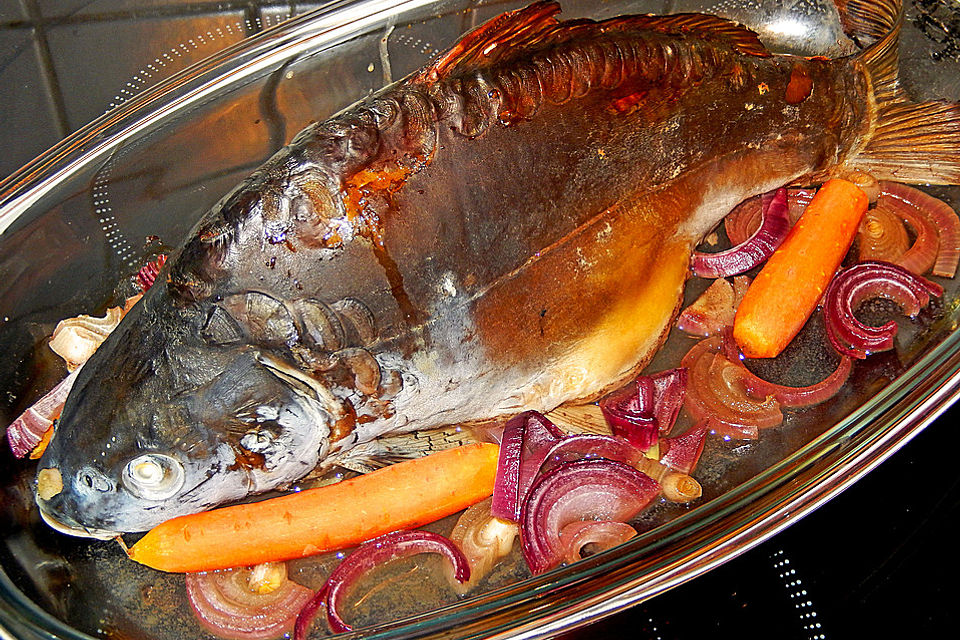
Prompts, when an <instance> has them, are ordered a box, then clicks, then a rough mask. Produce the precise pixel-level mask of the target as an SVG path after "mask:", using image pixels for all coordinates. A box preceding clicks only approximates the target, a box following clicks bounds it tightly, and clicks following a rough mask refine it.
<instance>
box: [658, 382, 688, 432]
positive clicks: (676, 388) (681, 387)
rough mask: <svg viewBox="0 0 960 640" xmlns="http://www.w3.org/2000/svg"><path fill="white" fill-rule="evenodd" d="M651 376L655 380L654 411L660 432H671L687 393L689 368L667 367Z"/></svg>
mask: <svg viewBox="0 0 960 640" xmlns="http://www.w3.org/2000/svg"><path fill="white" fill-rule="evenodd" d="M650 378H651V379H652V380H653V413H654V416H655V417H656V418H657V424H658V425H659V426H660V433H661V434H665V433H670V431H671V430H672V429H673V425H674V424H676V422H677V416H679V415H680V407H682V406H683V400H684V398H685V397H686V395H687V379H688V376H687V370H686V369H685V368H684V367H677V368H675V369H667V370H666V371H661V372H660V373H655V374H653V375H652V376H650Z"/></svg>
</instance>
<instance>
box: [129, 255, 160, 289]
mask: <svg viewBox="0 0 960 640" xmlns="http://www.w3.org/2000/svg"><path fill="white" fill-rule="evenodd" d="M166 262H167V256H166V254H163V253H161V254H160V255H158V256H157V259H156V260H151V261H150V262H148V263H147V264H145V265H143V266H142V267H140V270H139V271H138V272H137V275H135V276H134V281H135V282H136V285H137V287H139V289H140V291H143V292H146V291H147V289H149V288H150V287H152V286H153V283H154V282H155V281H156V279H157V276H158V275H159V274H160V269H162V268H163V265H164V264H166Z"/></svg>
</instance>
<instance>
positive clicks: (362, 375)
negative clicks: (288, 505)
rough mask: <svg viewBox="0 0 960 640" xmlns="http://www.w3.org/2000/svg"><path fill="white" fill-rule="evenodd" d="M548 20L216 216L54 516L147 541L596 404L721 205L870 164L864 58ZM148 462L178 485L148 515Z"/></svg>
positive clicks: (466, 58) (166, 292)
mask: <svg viewBox="0 0 960 640" xmlns="http://www.w3.org/2000/svg"><path fill="white" fill-rule="evenodd" d="M556 11H557V9H556V7H555V6H554V5H553V4H552V3H538V4H536V5H533V6H532V7H530V8H528V9H526V10H524V12H514V13H513V14H509V15H508V16H507V17H506V18H501V19H498V20H496V21H494V22H492V23H489V24H488V25H487V26H484V27H481V29H480V30H479V31H477V32H475V33H474V34H472V35H469V36H467V37H466V38H464V39H463V40H461V42H460V43H459V44H458V45H455V46H454V48H453V49H452V50H451V52H450V53H448V54H446V55H444V56H441V57H440V58H438V59H437V60H436V61H434V63H432V64H431V65H428V67H426V68H425V69H424V70H422V71H420V72H418V73H416V74H414V75H413V76H411V77H410V78H408V79H406V80H405V81H401V82H399V83H397V84H395V85H392V86H390V87H387V88H385V89H384V90H382V91H381V92H379V93H377V94H375V95H373V96H371V97H370V98H368V99H366V100H364V101H362V102H360V103H358V104H357V105H355V106H354V107H351V108H349V109H347V110H345V111H343V112H341V113H340V114H339V115H337V116H335V117H333V118H332V119H330V120H328V121H327V122H325V123H322V124H316V125H313V126H311V127H309V128H308V129H307V130H305V131H304V132H302V133H301V134H299V135H298V136H297V137H296V138H295V139H294V140H293V141H292V142H291V144H290V145H289V146H288V147H285V148H284V149H283V150H281V151H280V152H279V153H278V154H277V155H275V156H274V157H273V158H272V159H271V160H270V161H268V162H267V163H266V164H265V165H264V166H263V167H261V169H259V170H258V171H257V172H255V173H254V175H252V176H251V177H250V178H249V179H248V180H246V181H245V182H244V183H243V184H241V185H239V186H238V187H237V188H236V189H234V190H233V191H232V192H231V193H230V194H228V195H227V196H226V197H225V198H224V199H223V200H221V202H220V203H218V204H217V205H216V206H215V207H214V208H213V209H212V210H211V211H210V212H209V213H208V214H207V215H205V216H204V217H203V218H202V219H201V221H200V222H199V223H198V225H197V227H196V229H195V231H194V233H192V235H191V238H190V239H189V240H188V241H187V243H186V244H185V245H184V247H183V248H182V249H181V250H180V251H179V253H178V254H177V255H175V256H174V257H172V258H171V260H170V261H169V262H168V265H167V266H166V267H165V275H166V279H167V282H166V286H154V287H153V288H152V289H151V290H150V291H149V292H147V294H146V295H145V296H144V298H143V300H142V302H141V304H139V305H137V308H135V309H134V310H133V311H132V312H131V313H130V314H128V316H127V317H126V318H125V319H124V320H123V322H122V323H121V324H120V326H119V327H118V328H117V330H116V331H115V332H114V333H113V334H112V335H111V336H109V338H108V339H107V340H106V342H105V343H104V344H103V346H101V348H100V349H99V350H98V351H97V352H96V353H95V354H94V356H93V357H92V358H91V360H90V361H89V362H88V363H87V364H86V366H85V367H84V368H83V370H82V372H81V374H80V376H79V377H78V380H77V382H76V384H75V387H74V390H73V392H72V393H71V395H70V397H69V398H68V400H67V403H66V405H65V407H64V410H63V414H62V417H61V422H60V424H59V427H58V429H57V434H56V437H55V438H54V439H53V440H52V442H51V444H50V446H49V447H48V449H47V451H46V453H45V455H44V457H43V459H42V460H41V462H40V468H41V469H47V468H53V469H57V470H58V471H60V472H61V474H62V477H63V478H64V489H63V491H61V492H60V493H58V494H57V495H54V496H52V497H49V499H38V504H39V505H40V508H41V511H42V512H43V514H44V517H45V518H47V519H48V521H52V522H54V523H59V524H58V526H60V527H61V528H62V529H67V530H72V532H74V533H78V534H81V535H82V534H83V532H86V533H87V534H91V533H92V534H97V533H99V534H103V535H109V533H110V532H116V531H142V530H146V529H149V528H151V527H152V526H155V525H156V524H159V523H160V522H162V521H163V520H166V519H169V518H171V517H174V516H176V515H181V514H184V513H191V512H195V511H200V510H203V509H207V508H210V507H212V506H215V505H217V504H221V503H223V502H227V501H230V500H235V499H238V498H242V497H244V496H246V495H249V494H251V493H257V492H262V491H265V490H268V489H271V488H276V487H283V486H285V485H287V484H289V483H291V482H293V481H295V480H296V479H298V478H300V477H302V476H304V475H305V474H307V473H309V472H310V471H312V470H313V469H314V468H315V467H317V466H318V465H319V466H323V465H329V464H333V463H335V462H336V461H337V460H338V459H344V458H345V457H349V454H350V451H351V449H353V448H355V447H357V445H363V443H367V442H370V441H372V440H374V439H376V438H378V437H381V436H385V435H388V434H397V433H405V432H411V431H422V430H425V429H431V428H435V427H440V426H443V425H450V424H458V423H468V422H472V421H483V420H491V419H497V418H498V417H501V416H505V415H508V414H511V413H514V412H517V411H519V410H523V409H539V410H543V411H546V410H549V409H552V408H554V407H556V406H558V405H561V404H563V403H571V402H583V401H587V400H592V399H594V398H596V397H599V396H600V395H602V394H603V393H604V392H606V391H608V390H610V389H612V388H614V387H616V386H617V385H618V384H620V383H622V382H623V381H624V380H625V379H627V378H628V377H630V376H631V375H633V374H635V373H636V372H638V371H639V370H640V369H641V368H642V367H643V366H644V365H645V364H646V363H647V362H648V361H649V359H650V358H651V357H652V355H653V354H654V353H655V351H656V350H657V348H658V347H659V345H660V344H661V343H662V340H663V339H664V337H665V335H666V332H667V331H668V328H669V326H670V324H671V321H672V319H673V317H674V316H675V313H676V311H677V308H678V305H679V302H680V298H681V294H682V288H683V285H684V282H685V279H686V277H687V274H688V268H687V265H688V260H689V256H690V252H691V250H692V248H693V247H694V246H695V244H696V243H697V242H698V241H699V240H700V238H701V237H702V236H703V235H704V234H705V233H706V232H708V231H709V230H710V229H711V228H712V227H713V226H714V225H715V224H716V223H717V222H718V221H719V220H720V219H721V218H722V217H723V215H724V214H725V213H726V212H727V211H729V210H730V209H732V208H733V206H734V205H736V204H737V203H738V202H740V201H742V200H743V199H745V198H747V197H749V196H753V195H755V194H758V193H762V192H765V191H769V190H771V189H773V188H775V187H778V186H781V185H783V184H787V183H790V182H793V181H797V180H802V179H814V178H815V177H816V176H821V175H824V174H826V173H829V172H830V171H833V170H836V168H837V167H838V166H841V165H843V163H844V162H845V160H846V159H847V156H848V155H849V154H850V153H851V150H852V149H862V148H863V147H864V145H865V138H866V137H868V135H869V127H868V124H869V123H872V122H873V120H872V115H871V113H870V111H869V110H870V108H871V104H872V103H871V99H872V98H871V96H870V94H869V92H870V86H871V85H870V79H869V78H868V76H867V75H866V73H865V71H864V69H863V68H862V65H860V63H859V62H858V61H857V59H856V58H852V59H841V60H833V61H832V60H819V59H802V58H795V57H786V56H771V55H769V54H768V53H767V52H766V51H765V50H764V49H763V48H762V45H760V44H759V42H758V41H757V40H756V37H755V36H754V35H753V34H752V33H751V32H749V31H747V30H745V29H742V28H740V27H738V26H737V25H734V24H733V23H729V22H727V21H723V20H720V19H716V18H711V17H707V16H687V17H683V16H679V17H677V16H673V17H666V18H656V17H649V16H638V17H633V18H618V19H615V20H613V21H608V22H605V23H594V22H591V21H572V22H570V23H558V22H557V21H556V19H555V18H554V14H555V13H556ZM494 44H495V45H496V46H491V45H494ZM485 52H486V53H485ZM798 69H799V70H800V71H799V72H798ZM798 76H799V77H802V78H804V82H807V81H809V83H810V86H811V87H813V89H812V91H807V90H806V88H805V87H803V88H802V90H801V91H800V92H799V95H800V96H801V97H800V98H799V101H797V100H798V98H797V96H798V90H797V88H796V86H795V85H794V86H792V87H791V85H790V82H791V78H795V77H798ZM788 95H789V96H791V98H790V101H788V100H787V96H788ZM865 123H867V124H865ZM361 448H362V447H361ZM140 456H148V457H149V456H154V457H153V458H149V460H152V461H159V462H157V464H160V465H161V467H162V466H163V465H173V467H174V468H175V469H174V470H175V471H176V473H173V472H171V471H170V469H169V468H168V467H164V471H163V477H162V478H161V480H160V484H161V485H162V483H163V482H164V481H166V480H168V479H169V478H170V477H173V476H176V477H175V478H174V479H175V480H176V482H175V483H174V484H176V483H179V484H180V485H181V486H178V487H175V489H176V490H175V491H174V493H173V494H172V495H170V496H168V497H163V498H157V497H156V495H159V494H162V493H164V491H166V490H167V489H168V488H169V487H167V486H166V485H164V486H161V487H160V489H159V490H158V491H159V494H158V493H157V491H154V489H150V491H154V493H152V494H151V495H153V496H154V497H153V498H145V497H143V494H144V490H143V488H142V487H140V488H139V489H137V488H136V487H133V488H132V485H131V482H132V481H131V479H130V473H127V472H125V471H124V470H125V469H126V470H128V471H129V469H130V468H131V467H130V466H129V464H130V461H131V460H134V459H137V460H143V459H142V458H140ZM161 463H162V464H161ZM151 464H153V463H152V462H151ZM178 466H179V468H177V467H178ZM150 468H151V469H154V470H156V469H157V468H159V467H150ZM171 473H173V476H171V475H170V474H171ZM177 474H179V475H177ZM147 493H149V491H148V492H147Z"/></svg>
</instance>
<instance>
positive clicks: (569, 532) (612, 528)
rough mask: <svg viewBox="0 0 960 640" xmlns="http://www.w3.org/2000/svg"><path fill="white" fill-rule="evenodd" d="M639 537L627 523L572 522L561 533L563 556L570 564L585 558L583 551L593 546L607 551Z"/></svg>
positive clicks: (603, 521) (602, 521)
mask: <svg viewBox="0 0 960 640" xmlns="http://www.w3.org/2000/svg"><path fill="white" fill-rule="evenodd" d="M635 535H637V530H636V529H634V528H633V527H631V526H630V525H628V524H627V523H626V522H614V521H610V520H581V521H578V522H571V523H570V524H568V525H567V526H565V527H564V528H563V529H562V530H561V531H560V545H561V552H560V553H561V555H562V557H563V561H564V562H566V563H568V564H570V563H574V562H576V561H578V560H580V559H581V558H583V549H584V547H586V546H588V545H593V547H594V548H595V549H596V550H597V551H606V550H607V549H612V548H613V547H615V546H617V545H618V544H621V543H623V542H626V541H627V540H629V539H630V538H632V537H634V536H635Z"/></svg>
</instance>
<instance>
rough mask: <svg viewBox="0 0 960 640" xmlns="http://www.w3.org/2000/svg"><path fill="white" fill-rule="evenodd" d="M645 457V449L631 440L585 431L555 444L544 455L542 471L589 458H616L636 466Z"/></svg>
mask: <svg viewBox="0 0 960 640" xmlns="http://www.w3.org/2000/svg"><path fill="white" fill-rule="evenodd" d="M643 457H644V455H643V451H642V450H641V449H640V448H639V447H637V446H635V445H633V444H632V443H631V442H630V441H629V440H625V439H623V438H619V437H616V436H605V435H600V434H593V433H583V434H577V435H572V436H567V437H565V438H563V439H562V440H560V441H559V442H558V443H556V444H555V445H553V446H552V447H551V448H550V450H549V451H548V452H547V454H546V456H545V457H544V461H543V466H542V467H541V469H540V471H550V469H553V468H554V467H556V466H558V465H561V464H564V463H567V462H573V461H574V460H583V459H587V458H604V459H606V460H615V461H616V462H623V463H625V464H629V465H630V466H631V467H635V466H637V461H638V460H640V459H641V458H643Z"/></svg>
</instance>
